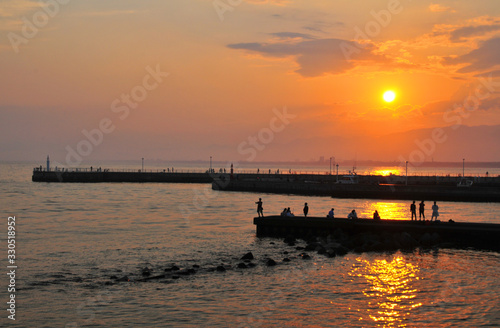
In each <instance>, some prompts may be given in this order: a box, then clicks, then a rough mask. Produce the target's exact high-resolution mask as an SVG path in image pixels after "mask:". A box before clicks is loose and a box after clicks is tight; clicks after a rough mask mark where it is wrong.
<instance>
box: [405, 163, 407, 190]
mask: <svg viewBox="0 0 500 328" xmlns="http://www.w3.org/2000/svg"><path fill="white" fill-rule="evenodd" d="M405 163H406V174H405V175H406V185H408V161H406V162H405Z"/></svg>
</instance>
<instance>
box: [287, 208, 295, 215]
mask: <svg viewBox="0 0 500 328" xmlns="http://www.w3.org/2000/svg"><path fill="white" fill-rule="evenodd" d="M286 216H295V215H293V213H292V211H291V210H290V207H289V208H287V209H286Z"/></svg>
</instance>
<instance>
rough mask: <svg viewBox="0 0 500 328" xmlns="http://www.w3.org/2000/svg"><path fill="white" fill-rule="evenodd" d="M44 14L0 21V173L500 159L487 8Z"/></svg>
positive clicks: (259, 0) (212, 6)
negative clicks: (165, 164) (148, 163)
mask: <svg viewBox="0 0 500 328" xmlns="http://www.w3.org/2000/svg"><path fill="white" fill-rule="evenodd" d="M46 3H47V5H46V6H41V5H40V2H38V1H29V0H4V1H3V2H2V7H1V8H0V33H1V35H2V37H1V38H0V72H1V77H0V135H1V138H0V143H1V147H0V159H1V160H9V159H10V160H17V159H20V160H36V161H43V159H44V158H45V156H46V155H47V154H51V157H52V158H54V160H56V161H58V162H60V163H63V164H67V165H68V166H71V165H76V164H82V165H84V164H87V163H95V162H96V161H99V160H105V159H136V158H140V157H145V158H149V159H156V158H161V159H165V160H183V159H189V160H193V159H207V158H209V156H213V157H214V158H215V159H218V160H228V161H245V160H246V161H265V160H295V159H300V160H310V159H317V158H319V156H325V157H327V158H328V157H330V156H336V157H337V158H339V159H350V158H354V157H357V158H358V159H377V160H387V161H392V160H413V161H414V160H417V159H419V160H431V159H434V160H441V161H461V159H462V158H463V157H467V158H470V159H471V160H477V161H481V160H483V161H500V146H499V144H498V142H497V141H498V138H499V137H500V106H499V104H500V101H499V99H500V98H499V96H498V95H499V92H500V6H498V1H495V0H491V1H487V0H484V1H439V2H430V1H397V0H389V1H373V0H371V1H363V2H359V1H314V2H311V1H293V0H276V1H271V0H268V1H266V0H253V1H250V0H247V1H228V0H215V1H214V0H192V1H181V0H177V1H176V0H171V1H159V0H149V1H128V0H109V1H104V2H103V1H92V0H86V1H83V0H72V1H68V0H51V1H48V2H46ZM361 3H362V5H361ZM389 89H391V90H394V91H395V92H396V99H395V101H394V102H392V103H385V102H384V101H383V99H382V94H383V92H384V91H386V90H389ZM127 97H128V98H127ZM127 99H128V100H127ZM283 116H285V117H283ZM458 125H465V126H467V127H458ZM436 128H443V130H436Z"/></svg>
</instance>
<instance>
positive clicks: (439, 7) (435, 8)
mask: <svg viewBox="0 0 500 328" xmlns="http://www.w3.org/2000/svg"><path fill="white" fill-rule="evenodd" d="M429 10H430V11H431V12H433V13H438V12H444V11H449V12H452V13H455V12H456V11H455V10H453V9H452V8H451V7H446V6H443V5H441V4H438V3H431V4H430V5H429Z"/></svg>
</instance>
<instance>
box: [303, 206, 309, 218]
mask: <svg viewBox="0 0 500 328" xmlns="http://www.w3.org/2000/svg"><path fill="white" fill-rule="evenodd" d="M307 213H309V206H307V203H305V204H304V216H305V217H307Z"/></svg>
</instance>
